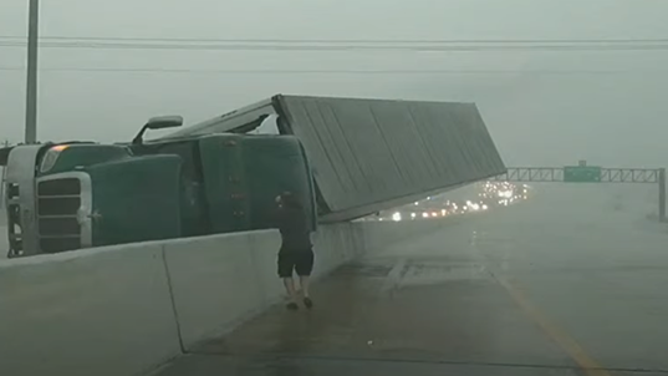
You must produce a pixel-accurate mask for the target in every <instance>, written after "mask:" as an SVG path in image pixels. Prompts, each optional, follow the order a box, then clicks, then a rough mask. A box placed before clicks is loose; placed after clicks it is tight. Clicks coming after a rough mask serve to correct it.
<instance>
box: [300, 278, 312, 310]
mask: <svg viewBox="0 0 668 376" xmlns="http://www.w3.org/2000/svg"><path fill="white" fill-rule="evenodd" d="M310 281H311V279H310V278H309V276H307V275H302V276H299V284H300V285H301V288H302V294H304V305H305V306H306V308H312V307H313V301H312V300H311V297H310V296H309V290H308V288H309V284H310Z"/></svg>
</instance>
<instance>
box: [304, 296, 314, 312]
mask: <svg viewBox="0 0 668 376" xmlns="http://www.w3.org/2000/svg"><path fill="white" fill-rule="evenodd" d="M304 306H306V308H308V309H311V308H313V300H311V298H309V297H308V296H307V297H305V298H304Z"/></svg>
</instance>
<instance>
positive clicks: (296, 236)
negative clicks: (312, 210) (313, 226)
mask: <svg viewBox="0 0 668 376" xmlns="http://www.w3.org/2000/svg"><path fill="white" fill-rule="evenodd" d="M278 229H279V230H280V232H281V239H282V240H283V242H282V245H281V252H284V251H288V252H299V251H309V250H311V247H312V244H311V236H310V235H311V231H310V229H309V223H308V220H307V218H306V215H305V214H304V211H303V210H302V209H301V208H296V207H290V206H284V207H282V208H280V209H279V210H278Z"/></svg>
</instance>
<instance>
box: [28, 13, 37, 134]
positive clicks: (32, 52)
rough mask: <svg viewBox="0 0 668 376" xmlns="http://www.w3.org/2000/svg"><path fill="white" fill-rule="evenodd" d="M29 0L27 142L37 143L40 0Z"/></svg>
mask: <svg viewBox="0 0 668 376" xmlns="http://www.w3.org/2000/svg"><path fill="white" fill-rule="evenodd" d="M29 1H30V8H29V10H28V65H27V67H28V72H27V82H26V128H25V143H26V144H35V143H37V50H38V46H37V40H38V37H39V0H29Z"/></svg>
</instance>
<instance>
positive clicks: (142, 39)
mask: <svg viewBox="0 0 668 376" xmlns="http://www.w3.org/2000/svg"><path fill="white" fill-rule="evenodd" d="M26 38H27V37H26V36H7V35H5V36H0V39H10V40H19V41H22V40H25V39H26ZM39 39H40V40H45V41H50V40H53V41H102V42H117V41H121V42H174V43H198V42H202V43H286V44H292V43H319V44H330V43H331V44H479V43H483V44H527V43H533V44H536V43H540V44H553V43H558V44H564V43H568V44H581V43H589V44H592V43H599V44H601V43H607V44H628V43H668V38H625V39H620V38H617V39H602V38H594V39H290V38H286V39H277V38H269V39H268V38H149V37H90V36H84V37H74V36H44V37H40V38H39Z"/></svg>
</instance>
